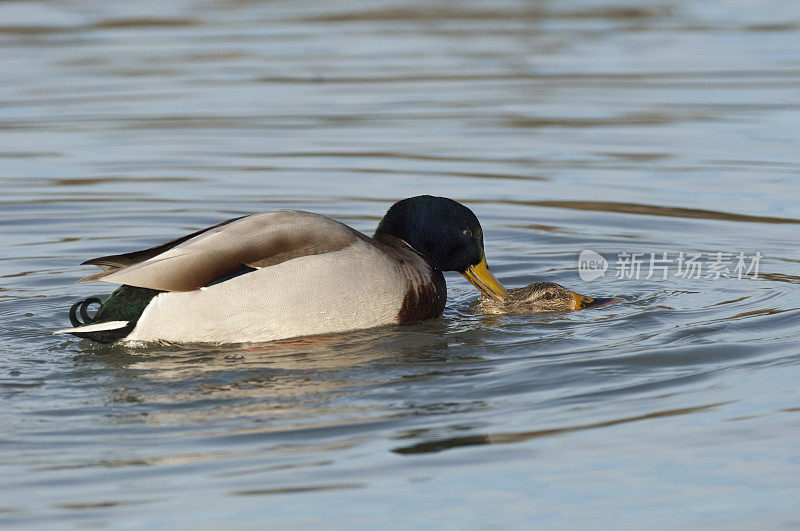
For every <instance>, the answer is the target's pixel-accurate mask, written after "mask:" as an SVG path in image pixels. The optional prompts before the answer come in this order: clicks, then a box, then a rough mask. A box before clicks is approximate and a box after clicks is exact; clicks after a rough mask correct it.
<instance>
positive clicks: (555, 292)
mask: <svg viewBox="0 0 800 531" xmlns="http://www.w3.org/2000/svg"><path fill="white" fill-rule="evenodd" d="M617 302H622V299H620V298H617V297H587V296H586V295H581V294H580V293H575V292H574V291H571V290H569V289H567V288H565V287H564V286H561V285H560V284H556V283H554V282H532V283H531V284H528V285H527V286H524V287H522V288H512V289H509V290H507V292H506V296H505V298H503V299H502V300H496V299H483V300H481V301H480V302H479V303H478V305H477V306H476V309H478V310H479V311H482V312H484V313H512V314H513V313H515V314H539V313H557V312H559V313H563V312H572V311H577V310H587V309H590V308H599V307H601V306H606V305H608V304H614V303H617Z"/></svg>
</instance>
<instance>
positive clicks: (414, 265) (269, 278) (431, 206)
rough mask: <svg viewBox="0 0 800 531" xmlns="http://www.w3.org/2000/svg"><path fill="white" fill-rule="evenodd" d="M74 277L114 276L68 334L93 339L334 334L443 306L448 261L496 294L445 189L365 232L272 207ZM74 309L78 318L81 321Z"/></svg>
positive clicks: (396, 208) (462, 211) (77, 308)
mask: <svg viewBox="0 0 800 531" xmlns="http://www.w3.org/2000/svg"><path fill="white" fill-rule="evenodd" d="M84 264H92V265H96V266H98V267H100V268H101V269H103V270H104V271H102V272H100V273H97V274H94V275H90V276H88V277H85V278H83V279H81V280H79V281H78V282H89V281H92V280H102V281H104V282H111V283H114V284H122V287H120V288H119V289H117V291H115V292H114V293H112V294H111V296H110V297H109V298H108V299H107V300H106V301H105V302H102V304H101V306H100V308H99V310H98V311H97V313H96V314H95V315H94V316H93V317H90V316H89V313H88V311H87V307H88V306H89V305H91V304H93V303H95V304H96V303H100V299H97V298H89V299H86V300H84V301H80V302H78V303H76V304H75V305H74V306H73V307H72V309H71V310H70V320H71V321H72V324H73V326H74V328H69V329H66V330H59V331H58V332H56V333H70V334H74V335H76V336H79V337H85V338H89V339H93V340H95V341H101V342H113V341H118V340H124V341H159V340H161V341H170V342H215V343H240V342H255V341H271V340H275V339H285V338H290V337H296V336H303V335H312V334H324V333H332V332H342V331H345V330H355V329H359V328H369V327H373V326H379V325H384V324H391V323H405V322H410V321H418V320H422V319H430V318H433V317H437V316H439V315H441V313H442V310H443V309H444V305H445V300H446V298H447V287H446V285H445V280H444V276H443V275H442V271H458V272H460V273H461V274H462V275H464V276H465V277H466V278H467V280H469V281H470V282H471V283H472V284H473V285H474V286H475V287H476V288H478V290H480V292H481V293H482V294H483V295H485V296H487V297H489V298H493V299H496V300H501V299H502V298H503V297H505V295H506V290H505V288H503V286H502V285H501V284H500V283H499V282H498V281H497V279H496V278H495V277H494V275H493V274H492V273H491V271H490V270H489V267H488V266H487V264H486V258H485V256H484V251H483V232H482V230H481V225H480V223H479V222H478V219H477V218H476V217H475V215H474V214H473V213H472V211H471V210H470V209H468V208H467V207H465V206H464V205H462V204H460V203H457V202H455V201H453V200H451V199H446V198H444V197H432V196H418V197H412V198H409V199H404V200H402V201H399V202H397V203H395V204H394V205H392V207H391V208H390V209H389V211H388V212H387V213H386V215H385V216H384V217H383V219H382V220H381V221H380V223H379V224H378V228H377V230H376V231H375V235H374V236H373V237H372V238H370V237H368V236H365V235H364V234H362V233H360V232H358V231H356V230H355V229H352V228H350V227H348V226H346V225H344V224H342V223H339V222H338V221H334V220H332V219H330V218H327V217H325V216H322V215H319V214H312V213H310V212H301V211H297V210H279V211H275V212H267V213H264V214H254V215H252V216H245V217H241V218H235V219H232V220H228V221H223V222H222V223H218V224H217V225H214V226H212V227H209V228H207V229H203V230H200V231H198V232H195V233H193V234H189V235H187V236H184V237H182V238H178V239H176V240H172V241H170V242H167V243H165V244H162V245H158V246H155V247H151V248H149V249H145V250H143V251H137V252H133V253H127V254H121V255H113V256H104V257H101V258H95V259H92V260H88V261H87V262H84ZM79 315H80V317H81V318H82V320H81V319H79Z"/></svg>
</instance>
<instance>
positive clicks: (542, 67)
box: [0, 0, 800, 528]
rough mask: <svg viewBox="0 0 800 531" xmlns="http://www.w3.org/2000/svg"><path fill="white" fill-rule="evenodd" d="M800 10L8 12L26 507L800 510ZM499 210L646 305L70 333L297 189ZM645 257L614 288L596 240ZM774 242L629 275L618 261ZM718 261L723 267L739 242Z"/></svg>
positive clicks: (534, 518) (784, 522)
mask: <svg viewBox="0 0 800 531" xmlns="http://www.w3.org/2000/svg"><path fill="white" fill-rule="evenodd" d="M797 20H800V10H799V9H798V5H797V4H796V3H794V2H791V1H789V0H786V1H767V2H759V3H745V2H736V1H727V2H726V1H721V2H702V3H701V2H690V1H689V0H684V1H672V2H657V1H654V2H640V3H636V4H632V6H628V7H625V6H623V5H622V4H620V3H614V2H610V1H605V0H594V1H589V0H586V1H576V2H545V1H541V2H511V1H509V2H498V3H492V4H491V5H489V4H487V3H481V2H460V3H458V4H456V3H445V2H438V3H428V2H403V3H391V2H336V3H333V4H332V5H331V4H329V3H326V4H323V3H320V2H269V3H260V2H244V1H208V2H196V1H188V0H184V1H176V2H134V3H128V4H126V5H123V4H122V3H119V2H111V3H103V2H97V1H81V2H78V1H74V2H54V1H53V2H48V1H14V0H12V1H7V2H2V3H0V68H1V70H0V71H2V79H3V82H2V83H0V204H1V205H2V206H1V207H0V224H2V232H1V233H0V234H2V244H3V245H2V248H3V251H2V254H1V255H0V257H2V260H0V277H1V278H2V282H1V283H0V323H2V325H0V326H2V328H1V329H0V398H2V408H0V449H2V451H0V492H2V496H0V523H3V524H5V525H10V524H21V523H25V524H34V525H38V526H51V525H53V524H55V523H60V524H66V525H74V526H81V527H82V526H86V525H93V526H109V525H122V526H133V527H139V526H165V525H178V524H180V525H182V526H185V527H188V526H190V525H197V526H215V525H225V526H231V525H238V526H243V527H244V526H250V527H252V526H256V525H259V524H264V523H268V524H270V526H271V527H278V528H286V527H301V526H309V525H310V526H315V527H323V526H324V527H338V528H352V527H370V528H372V527H378V526H387V525H388V526H390V527H404V528H407V527H415V528H419V527H431V526H434V525H435V526H436V527H440V528H463V527H471V528H483V527H501V528H503V527H510V526H523V525H524V526H529V525H541V526H548V527H562V526H566V527H612V526H614V527H620V526H627V527H639V528H641V527H651V526H653V525H655V524H658V525H661V526H677V525H689V526H692V527H699V526H703V527H718V528H729V527H737V528H741V527H750V528H756V527H757V528H764V527H772V528H775V527H787V528H789V527H797V526H798V525H800V517H799V516H798V512H797V502H798V499H800V450H799V448H800V435H799V434H800V391H798V385H797V382H798V379H799V378H800V349H799V348H798V338H799V337H800V334H799V333H798V320H799V319H800V296H798V284H800V276H798V263H800V251H798V229H799V228H800V227H799V226H798V225H800V208H798V199H800V182H798V179H797V175H798V173H799V170H800V153H799V152H798V149H797V123H798V101H800V100H798V97H800V91H799V90H798V87H800V53H798V50H800V38H799V37H798V25H797V22H796V21H797ZM420 193H431V194H437V195H445V196H449V197H453V198H455V199H458V200H461V201H463V202H465V203H466V204H467V205H469V206H470V207H471V208H472V209H473V210H474V211H475V212H476V214H477V215H478V217H479V218H480V219H481V221H482V223H483V226H484V231H485V234H486V249H487V255H488V257H489V262H490V264H491V265H492V267H493V269H494V271H495V272H496V274H497V276H498V277H499V278H500V279H501V280H502V281H503V282H504V283H505V284H506V285H507V286H521V285H524V284H527V283H528V282H531V281H533V280H549V281H555V282H560V283H562V284H564V285H566V286H568V287H570V288H572V289H573V290H575V291H578V292H581V293H584V294H586V295H597V296H599V295H603V296H610V295H619V296H622V297H624V298H625V302H624V303H622V304H618V305H615V306H610V307H607V308H602V309H598V310H593V311H585V312H578V313H573V314H568V315H556V316H528V317H525V316H507V317H503V316H500V317H498V316H492V317H489V316H485V317H484V316H481V315H478V314H476V313H474V312H473V311H472V307H471V303H472V302H473V301H474V300H475V298H476V296H477V292H476V291H475V290H474V289H472V288H471V287H470V286H468V285H467V284H466V282H465V281H463V280H462V279H461V278H460V277H459V276H458V275H448V277H447V278H448V285H449V295H450V299H449V302H448V307H447V310H446V311H445V314H444V316H443V318H441V319H438V320H435V321H430V322H426V323H420V324H414V325H410V326H404V327H389V328H380V329H375V330H368V331H361V332H355V333H352V334H345V335H342V336H336V337H320V338H312V339H307V340H306V339H304V340H296V341H285V342H281V343H276V344H264V345H249V346H235V347H219V348H189V349H181V348H177V347H176V348H147V349H129V348H123V347H119V346H112V347H108V346H100V345H96V344H92V343H89V342H87V341H82V340H78V339H76V338H64V337H62V336H58V337H54V336H52V335H50V332H51V331H52V330H54V329H57V328H62V327H64V326H67V325H68V320H67V316H66V310H67V308H68V307H69V305H70V304H71V303H72V302H73V301H75V300H77V299H78V298H79V297H85V296H89V295H95V294H100V293H107V292H109V291H110V290H111V289H112V288H111V287H110V286H105V285H101V284H95V285H86V284H81V285H73V284H72V282H73V281H74V280H76V279H78V278H79V277H81V276H83V275H85V274H88V272H89V269H88V268H86V267H82V266H80V265H79V263H80V262H81V261H83V260H84V259H86V258H90V257H94V256H98V255H102V254H110V253H118V252H126V251H130V250H135V249H139V248H142V247H145V246H148V245H151V244H154V243H157V242H160V241H164V240H167V239H171V238H173V237H175V236H177V235H180V234H184V233H186V232H189V231H193V230H196V229H198V228H201V227H204V226H207V225H210V224H213V223H216V222H218V221H220V220H222V219H226V218H230V217H233V216H234V215H241V214H245V213H250V212H259V211H264V210H270V209H274V208H286V207H289V208H301V209H306V210H313V211H316V212H321V213H324V214H328V215H330V216H333V217H335V218H337V219H339V220H342V221H344V222H346V223H349V224H351V225H352V226H354V227H356V228H358V229H359V230H363V231H365V232H369V233H371V231H372V230H373V229H374V227H375V225H376V223H377V221H378V219H379V218H380V217H381V216H382V214H383V213H384V211H385V210H386V208H387V207H388V206H389V205H390V204H391V203H392V202H393V201H395V200H397V199H399V198H402V197H407V196H411V195H417V194H420ZM585 249H590V250H594V251H596V252H599V253H601V254H602V255H603V256H605V257H606V258H607V259H609V260H610V264H609V270H608V271H607V273H606V275H605V276H603V277H601V278H600V279H597V280H593V281H584V280H581V278H580V276H579V275H578V269H577V268H578V264H577V257H578V253H579V252H580V251H581V250H585ZM622 252H627V253H643V256H644V257H645V259H648V258H649V256H650V253H659V255H660V253H663V252H667V253H669V255H668V256H669V257H676V256H678V254H679V253H680V252H684V253H685V254H686V256H689V255H690V254H693V253H701V254H702V255H704V256H706V257H707V256H708V255H709V253H716V252H724V253H732V254H734V255H736V254H738V253H740V252H742V253H746V254H747V255H748V256H751V255H753V254H754V253H756V252H758V253H761V255H762V259H761V261H760V268H759V274H758V277H757V278H752V275H750V276H745V277H744V278H741V279H740V278H737V275H732V277H731V278H720V279H716V280H714V279H713V278H705V271H704V275H703V276H701V278H683V277H680V276H676V275H675V273H676V270H675V269H672V270H670V272H669V277H668V278H667V279H665V280H664V279H661V275H660V274H657V275H655V276H654V277H652V278H650V279H647V278H645V277H646V274H645V272H646V270H647V266H648V265H649V264H645V266H644V268H643V272H642V274H641V275H640V276H639V278H635V277H634V278H616V275H615V273H616V271H615V266H616V265H618V264H617V263H616V258H617V256H618V255H619V253H622ZM704 265H705V266H706V267H708V262H707V261H706V262H704Z"/></svg>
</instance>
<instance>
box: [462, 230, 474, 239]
mask: <svg viewBox="0 0 800 531" xmlns="http://www.w3.org/2000/svg"><path fill="white" fill-rule="evenodd" d="M461 233H462V234H463V235H464V236H466V237H467V238H472V231H471V230H469V229H464V230H462V231H461Z"/></svg>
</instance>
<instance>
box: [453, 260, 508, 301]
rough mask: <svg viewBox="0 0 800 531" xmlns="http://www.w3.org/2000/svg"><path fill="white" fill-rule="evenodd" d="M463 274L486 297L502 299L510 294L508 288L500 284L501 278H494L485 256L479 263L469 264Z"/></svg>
mask: <svg viewBox="0 0 800 531" xmlns="http://www.w3.org/2000/svg"><path fill="white" fill-rule="evenodd" d="M461 274H462V275H464V278H466V279H467V280H469V282H470V284H472V285H473V286H475V287H476V288H478V291H480V292H481V293H482V294H483V295H484V296H486V297H489V298H492V299H494V300H496V301H502V300H503V299H505V298H506V295H507V294H508V292H507V291H506V288H504V287H503V285H502V284H500V281H499V280H497V279H496V278H494V275H493V274H492V272H491V271H490V270H489V266H488V265H487V264H486V258H485V257H484V258H483V259H482V260H481V262H480V263H479V264H478V265H473V266H469V267H468V268H467V270H466V271H464V272H462V273H461Z"/></svg>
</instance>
